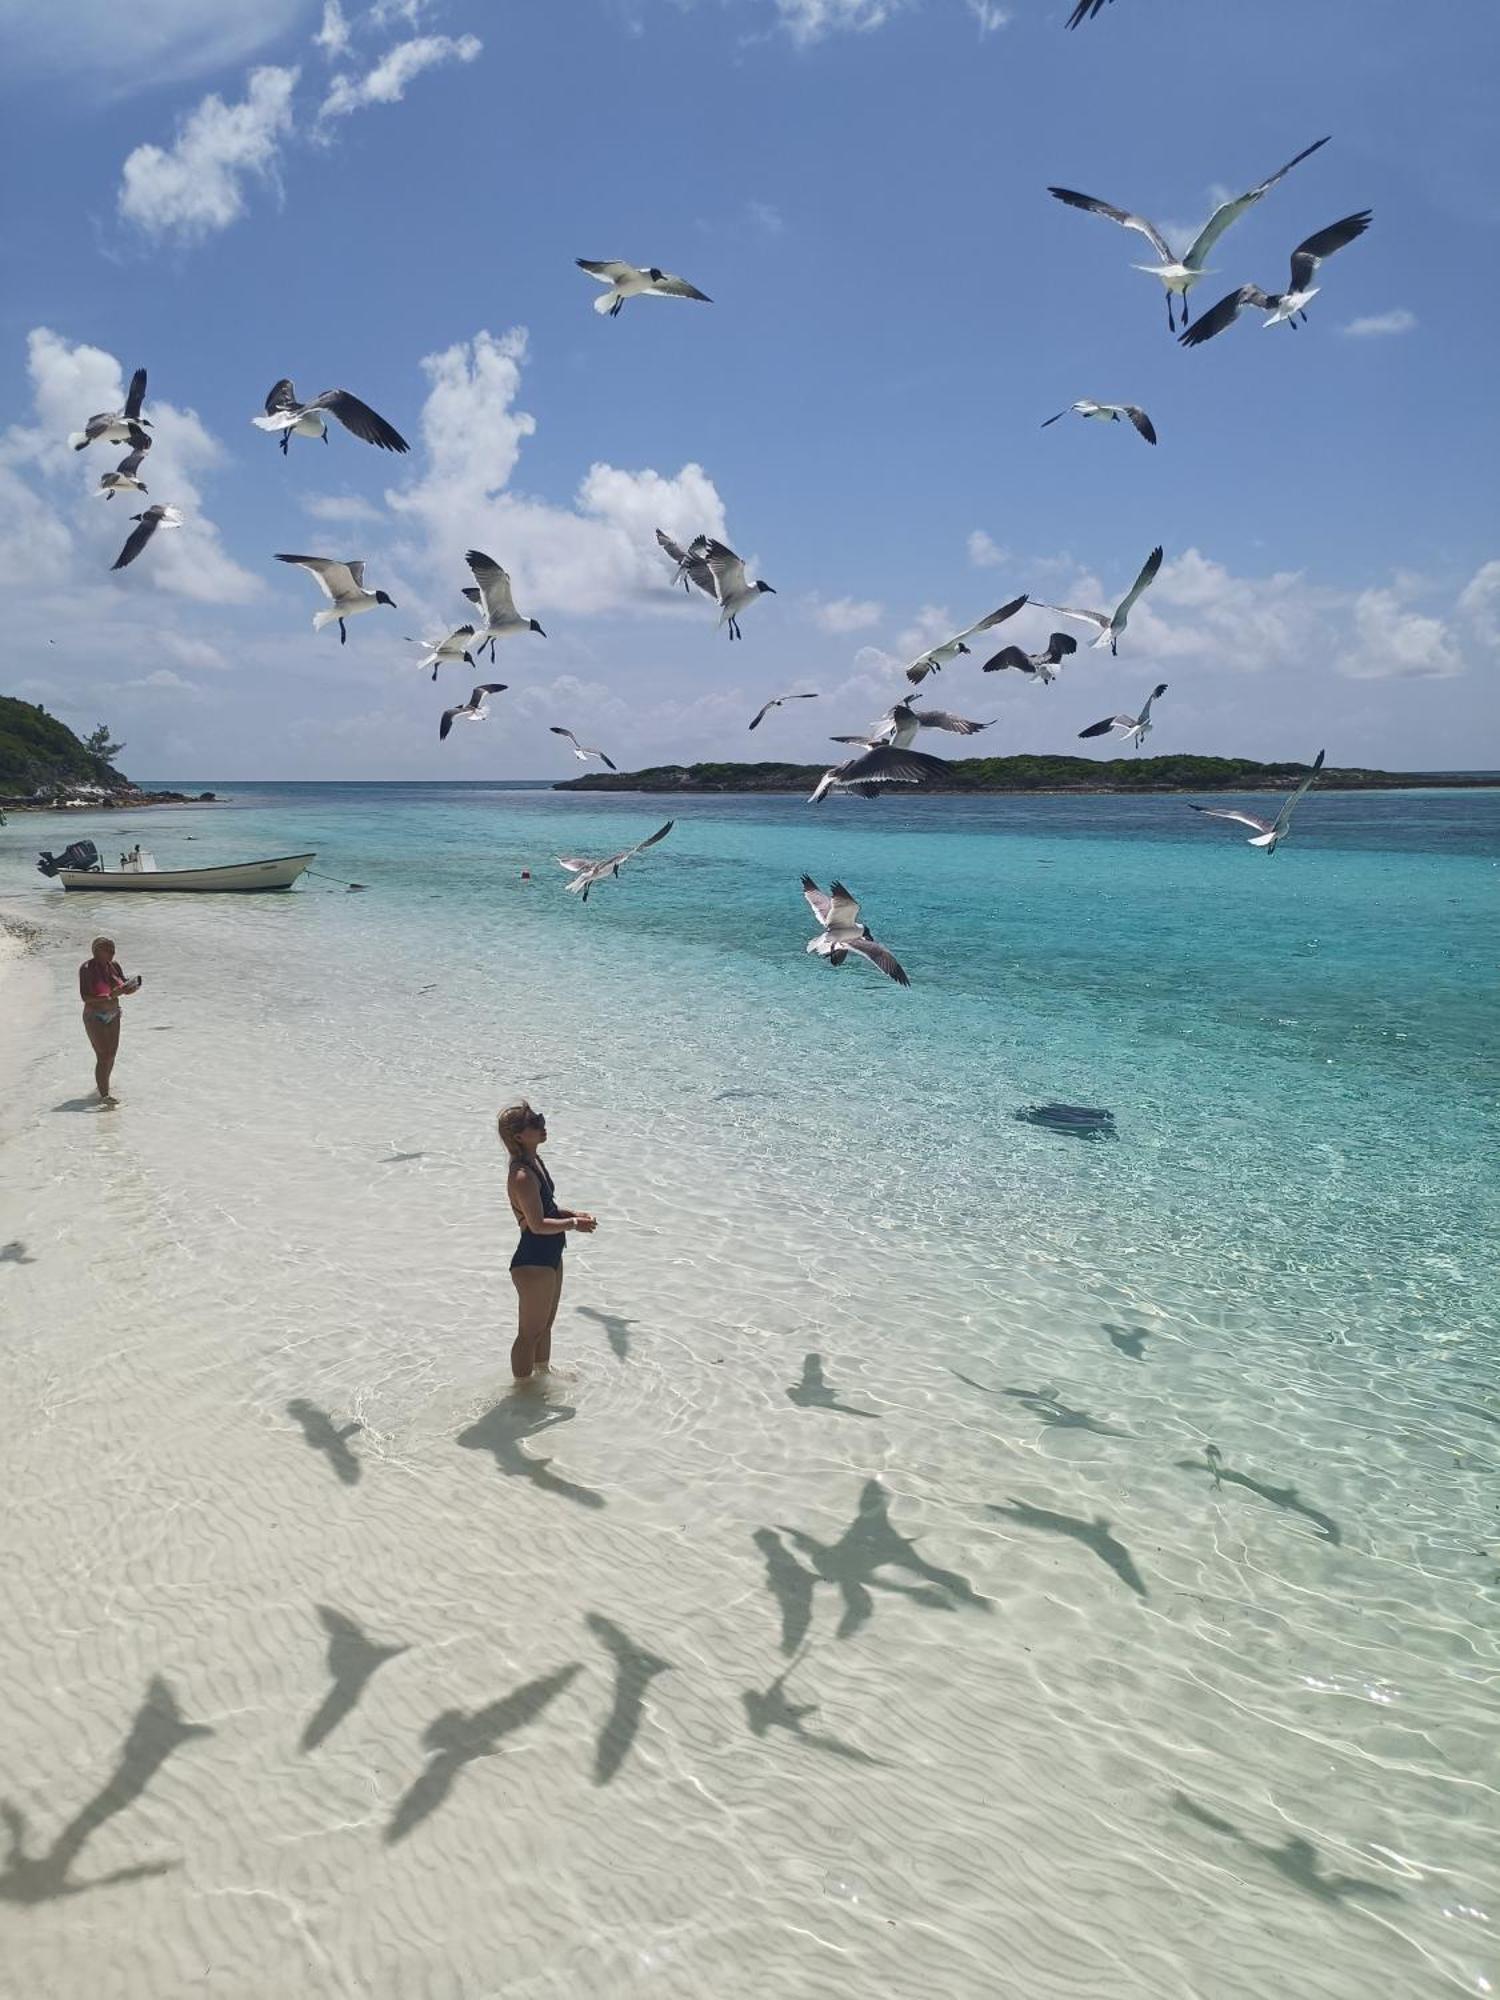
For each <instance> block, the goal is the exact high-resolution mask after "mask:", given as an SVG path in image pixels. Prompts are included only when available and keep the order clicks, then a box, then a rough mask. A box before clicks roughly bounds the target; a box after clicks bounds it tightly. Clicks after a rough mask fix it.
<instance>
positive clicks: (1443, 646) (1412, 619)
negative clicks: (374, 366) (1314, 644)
mask: <svg viewBox="0 0 1500 2000" xmlns="http://www.w3.org/2000/svg"><path fill="white" fill-rule="evenodd" d="M1352 627H1353V629H1352V631H1351V633H1350V636H1349V643H1348V645H1347V646H1346V647H1345V648H1344V650H1343V651H1342V652H1340V653H1339V654H1338V655H1337V656H1336V658H1335V659H1334V662H1333V667H1334V672H1335V673H1339V674H1343V675H1344V676H1345V677H1346V678H1347V679H1349V680H1356V681H1388V680H1451V679H1452V677H1453V676H1454V675H1455V674H1461V673H1462V672H1463V671H1464V662H1463V660H1462V658H1461V657H1460V656H1459V653H1458V650H1457V648H1456V647H1455V645H1454V642H1453V635H1452V633H1451V632H1450V631H1449V630H1448V627H1447V625H1446V624H1445V623H1444V621H1443V620H1442V619H1441V618H1433V617H1429V616H1427V615H1426V614H1424V613H1421V612H1416V611H1412V610H1409V609H1408V608H1407V606H1406V605H1404V604H1403V603H1402V601H1401V598H1400V595H1399V594H1398V593H1397V592H1396V591H1394V590H1362V591H1361V592H1360V593H1359V595H1358V597H1356V598H1355V600H1354V606H1353V617H1352Z"/></svg>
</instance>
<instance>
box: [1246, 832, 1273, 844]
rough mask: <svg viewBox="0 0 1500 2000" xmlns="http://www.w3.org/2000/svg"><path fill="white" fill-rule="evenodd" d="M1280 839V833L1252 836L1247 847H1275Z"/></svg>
mask: <svg viewBox="0 0 1500 2000" xmlns="http://www.w3.org/2000/svg"><path fill="white" fill-rule="evenodd" d="M1280 838H1281V835H1280V834H1279V833H1257V834H1252V835H1251V837H1250V839H1249V841H1248V842H1247V843H1246V845H1247V846H1250V847H1274V846H1275V845H1276V843H1277V841H1278V840H1280Z"/></svg>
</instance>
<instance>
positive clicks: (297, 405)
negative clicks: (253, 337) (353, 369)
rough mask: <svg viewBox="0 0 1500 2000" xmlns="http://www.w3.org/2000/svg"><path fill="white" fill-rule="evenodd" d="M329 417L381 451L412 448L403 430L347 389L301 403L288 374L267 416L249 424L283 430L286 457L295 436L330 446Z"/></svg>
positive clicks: (270, 398) (272, 398) (329, 391)
mask: <svg viewBox="0 0 1500 2000" xmlns="http://www.w3.org/2000/svg"><path fill="white" fill-rule="evenodd" d="M329 417H337V418H338V420H339V422H340V423H341V424H342V425H343V426H344V429H345V430H346V431H351V432H352V433H353V434H354V436H355V437H357V438H363V440H364V441H365V443H366V444H374V445H379V447H380V449H381V450H382V451H410V449H411V446H410V445H409V444H408V443H407V442H406V439H405V438H404V437H402V435H401V433H400V431H398V430H396V429H395V427H394V426H393V425H391V424H388V423H387V422H386V420H385V418H384V417H382V416H378V415H377V414H376V412H375V411H374V410H372V409H371V408H370V406H369V404H368V403H362V402H361V401H360V400H359V398H358V396H352V395H351V394H350V393H349V391H348V390H347V389H325V390H324V391H323V393H322V395H321V396H314V397H313V399H312V401H311V402H310V403H301V402H299V401H298V400H297V391H296V390H295V389H294V388H293V387H292V384H291V380H290V378H289V377H287V376H285V375H284V376H283V377H282V378H281V380H280V381H279V382H278V383H277V384H276V386H275V388H274V389H273V390H272V391H271V393H270V395H269V396H267V398H266V413H265V415H264V416H263V417H252V418H251V419H250V421H251V423H252V424H255V425H257V426H258V427H259V428H260V429H261V430H263V431H280V433H281V449H282V454H283V456H284V455H285V453H286V451H287V448H288V447H289V446H290V444H291V442H292V439H293V438H294V437H305V438H317V437H320V438H321V439H322V440H323V442H324V444H327V442H328V419H329Z"/></svg>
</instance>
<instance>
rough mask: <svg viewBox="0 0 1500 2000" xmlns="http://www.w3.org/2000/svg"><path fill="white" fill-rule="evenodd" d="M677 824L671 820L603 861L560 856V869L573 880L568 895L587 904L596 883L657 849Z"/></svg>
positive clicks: (565, 855)
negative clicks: (639, 856) (649, 851)
mask: <svg viewBox="0 0 1500 2000" xmlns="http://www.w3.org/2000/svg"><path fill="white" fill-rule="evenodd" d="M676 824H677V822H676V820H674V819H669V820H668V821H667V823H666V825H665V826H659V827H658V828H657V829H656V831H655V833H651V834H647V836H646V838H645V839H644V840H638V841H637V842H636V844H635V846H634V847H627V848H626V849H625V850H624V851H623V852H622V853H620V854H611V855H609V856H608V857H607V858H606V859H605V860H603V861H585V860H584V859H583V858H582V857H581V856H579V855H576V854H559V855H558V857H557V865H558V867H559V868H566V869H567V871H568V873H569V874H570V875H571V876H572V878H573V879H572V881H571V882H570V883H569V884H568V894H569V895H570V896H577V897H578V898H579V899H580V900H581V901H582V902H585V903H586V902H587V901H588V899H589V890H590V889H592V888H593V886H594V884H595V883H596V882H602V881H603V880H604V879H605V877H606V876H610V875H618V874H619V872H620V870H621V869H622V868H623V867H624V866H625V863H626V862H627V861H633V860H634V859H635V857H636V855H638V854H644V853H645V851H646V849H647V848H648V847H655V845H656V843H657V841H659V840H665V839H666V837H667V835H668V834H669V833H670V832H671V831H672V828H673V827H674V826H675V825H676Z"/></svg>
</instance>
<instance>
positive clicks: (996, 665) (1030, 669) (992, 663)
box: [979, 632, 1078, 687]
mask: <svg viewBox="0 0 1500 2000" xmlns="http://www.w3.org/2000/svg"><path fill="white" fill-rule="evenodd" d="M1077 651H1078V641H1077V640H1076V639H1075V638H1074V637H1073V635H1072V634H1071V633H1070V632H1052V633H1049V634H1048V637H1047V650H1046V652H1045V653H1023V652H1022V651H1021V648H1020V647H1019V646H1006V647H1005V648H1004V649H1003V650H1002V651H1000V652H998V653H996V655H995V657H994V658H993V659H992V660H986V661H985V663H984V665H983V666H982V667H981V668H980V669H979V671H980V672H981V673H982V674H999V673H1003V672H1004V671H1005V670H1006V668H1007V667H1011V668H1014V669H1015V671H1016V672H1017V673H1018V674H1029V675H1030V676H1031V678H1032V679H1033V680H1034V681H1037V682H1039V683H1040V684H1041V686H1043V687H1048V686H1050V685H1051V683H1052V682H1053V681H1055V680H1056V679H1057V675H1058V670H1059V668H1060V667H1061V666H1062V663H1063V661H1064V660H1065V659H1066V658H1067V657H1068V655H1069V654H1070V653H1076V652H1077Z"/></svg>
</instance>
